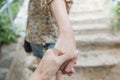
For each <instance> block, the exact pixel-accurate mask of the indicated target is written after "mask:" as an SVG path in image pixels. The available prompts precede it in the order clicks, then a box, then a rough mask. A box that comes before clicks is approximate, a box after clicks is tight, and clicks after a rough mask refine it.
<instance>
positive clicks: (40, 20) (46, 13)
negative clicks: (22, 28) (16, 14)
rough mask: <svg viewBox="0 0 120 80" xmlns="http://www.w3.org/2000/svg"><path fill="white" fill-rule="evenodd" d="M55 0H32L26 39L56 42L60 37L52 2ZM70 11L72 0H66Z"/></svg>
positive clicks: (38, 41)
mask: <svg viewBox="0 0 120 80" xmlns="http://www.w3.org/2000/svg"><path fill="white" fill-rule="evenodd" d="M52 1H53V0H30V3H29V9H28V23H27V30H26V40H27V41H28V42H30V43H34V44H43V45H45V44H46V43H55V42H56V40H57V37H58V26H57V23H56V21H55V19H54V17H53V14H52V10H51V6H50V4H51V2H52ZM65 2H66V8H67V11H68V13H69V9H70V5H71V4H72V1H71V0H65Z"/></svg>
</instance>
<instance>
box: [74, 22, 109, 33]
mask: <svg viewBox="0 0 120 80" xmlns="http://www.w3.org/2000/svg"><path fill="white" fill-rule="evenodd" d="M73 29H74V33H75V35H82V34H86V35H87V34H95V33H107V32H108V33H109V32H111V27H108V24H84V25H80V26H79V25H73Z"/></svg>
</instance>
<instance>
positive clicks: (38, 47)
mask: <svg viewBox="0 0 120 80" xmlns="http://www.w3.org/2000/svg"><path fill="white" fill-rule="evenodd" d="M30 45H31V48H32V52H33V55H34V56H35V57H38V58H42V57H43V45H42V44H32V43H30Z"/></svg>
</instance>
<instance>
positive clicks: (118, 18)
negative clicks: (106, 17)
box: [112, 4, 120, 31]
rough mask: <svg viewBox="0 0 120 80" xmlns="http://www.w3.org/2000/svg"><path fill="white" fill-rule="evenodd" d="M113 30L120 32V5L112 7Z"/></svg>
mask: <svg viewBox="0 0 120 80" xmlns="http://www.w3.org/2000/svg"><path fill="white" fill-rule="evenodd" d="M112 12H113V14H114V15H113V18H112V28H113V29H115V30H118V31H120V5H117V4H114V5H112Z"/></svg>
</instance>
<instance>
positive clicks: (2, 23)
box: [0, 0, 23, 44]
mask: <svg viewBox="0 0 120 80" xmlns="http://www.w3.org/2000/svg"><path fill="white" fill-rule="evenodd" d="M4 2H5V0H0V8H1V7H2V6H3V4H4ZM22 2H23V0H14V2H13V3H12V4H11V5H10V7H11V10H12V14H13V18H15V17H16V15H17V13H18V11H19V8H20V6H21V4H22ZM16 38H17V36H16V34H15V33H13V32H12V30H11V27H10V22H9V17H8V15H7V10H6V11H4V12H3V13H2V15H0V44H1V43H4V44H9V43H11V42H12V41H14V40H16Z"/></svg>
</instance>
